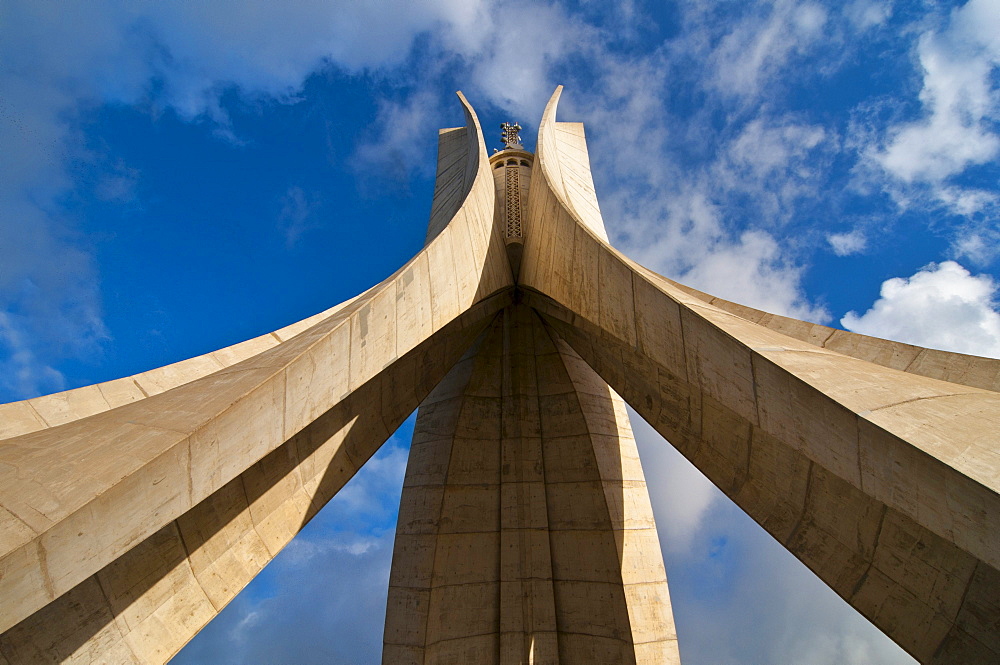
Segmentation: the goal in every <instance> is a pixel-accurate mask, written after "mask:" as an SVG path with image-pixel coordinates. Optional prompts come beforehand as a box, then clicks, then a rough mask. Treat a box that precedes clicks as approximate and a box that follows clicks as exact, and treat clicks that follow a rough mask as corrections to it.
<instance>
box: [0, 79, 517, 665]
mask: <svg viewBox="0 0 1000 665" xmlns="http://www.w3.org/2000/svg"><path fill="white" fill-rule="evenodd" d="M459 97H460V100H461V102H462V104H463V107H464V110H465V113H466V118H467V121H468V122H467V127H466V129H467V132H466V141H465V142H464V152H465V159H464V163H462V164H461V166H462V168H463V169H464V171H465V172H467V173H474V174H475V176H474V177H472V178H464V179H463V189H465V196H464V198H463V201H462V203H461V205H460V206H459V207H458V209H457V210H456V211H455V212H454V213H453V215H452V216H451V218H450V221H449V223H448V224H447V225H446V226H445V227H444V228H443V229H442V230H441V231H440V232H439V233H438V234H437V236H436V237H435V238H434V239H433V240H432V241H431V242H429V243H428V244H427V245H426V246H425V247H424V249H423V250H422V251H421V252H420V253H419V254H417V255H416V256H415V257H414V258H413V259H412V260H410V261H409V262H408V263H407V264H406V265H405V266H403V267H402V268H400V270H398V271H397V272H396V273H395V274H393V275H392V276H391V277H389V278H388V279H386V280H385V281H383V282H382V283H381V284H379V285H377V286H376V287H373V288H372V289H370V290H369V291H368V292H366V293H365V294H363V295H362V296H361V297H359V298H357V299H355V300H353V301H351V302H349V303H345V304H344V305H342V306H338V307H337V308H334V309H333V310H331V311H330V312H328V313H324V315H321V316H320V318H319V320H318V321H309V320H307V322H304V324H303V325H301V326H299V327H300V328H301V329H300V330H295V331H294V332H292V331H287V330H284V329H283V330H282V331H276V334H275V335H274V337H275V338H276V339H275V343H274V344H271V343H270V341H269V340H265V342H266V343H264V344H261V345H260V347H261V348H255V347H254V345H252V344H249V343H246V344H247V345H248V347H247V348H251V350H255V351H256V352H255V353H253V354H252V355H250V356H249V357H246V358H243V359H242V360H239V361H238V362H235V363H233V364H231V365H229V366H222V365H223V363H222V362H221V361H220V362H219V365H220V366H221V367H216V366H213V367H210V368H208V369H209V370H210V371H207V372H206V371H205V368H196V367H193V365H194V364H192V368H189V369H191V372H190V373H188V374H185V375H184V376H183V377H182V378H183V379H185V381H182V382H181V383H179V384H177V385H174V386H172V387H169V388H166V387H165V388H164V390H163V391H162V392H160V393H159V394H150V395H149V396H146V395H143V396H142V398H141V399H140V398H136V399H135V400H134V401H131V402H128V403H126V404H123V405H121V406H117V407H114V408H103V410H99V411H98V412H97V413H92V414H90V415H86V416H83V417H77V418H75V419H72V420H70V421H68V422H66V423H65V424H62V425H57V426H52V427H47V428H45V429H42V430H39V431H35V432H29V433H25V434H21V435H19V436H14V437H11V438H8V439H6V440H3V441H0V533H2V534H3V536H2V538H0V546H2V549H0V598H3V603H2V604H0V629H3V630H7V629H9V628H11V627H12V626H15V624H19V622H23V623H20V625H18V626H16V627H14V628H13V629H12V630H7V632H5V633H4V634H3V635H2V636H0V654H4V656H5V657H6V658H7V659H8V660H11V661H13V662H32V660H33V659H36V658H40V659H43V660H45V661H46V662H48V661H50V660H51V659H52V658H53V657H56V658H57V659H58V660H65V661H73V660H74V659H76V660H77V661H79V662H91V661H92V660H95V659H97V660H101V659H104V660H109V661H117V660H121V662H132V661H134V662H149V663H161V662H164V661H165V660H166V659H167V658H169V656H170V655H172V654H173V653H174V652H175V651H176V650H177V649H178V648H180V646H181V645H183V644H184V642H186V641H187V640H188V639H190V637H191V636H192V635H194V634H195V632H197V630H198V629H199V628H200V627H201V626H202V625H204V623H205V621H207V620H208V619H209V618H210V617H211V616H214V614H215V613H216V612H217V611H218V610H219V609H221V607H222V606H224V605H225V603H227V602H228V601H229V599H231V598H232V596H233V595H235V593H236V592H238V590H239V589H241V588H242V587H243V586H244V585H245V584H246V583H247V582H249V580H250V579H251V578H252V577H253V574H255V573H256V572H257V570H259V569H260V567H262V566H263V565H264V564H265V563H266V562H267V561H269V560H270V559H271V558H272V557H273V556H274V555H275V554H276V553H277V551H278V550H280V548H281V547H282V546H283V545H284V543H285V542H287V540H288V539H290V538H291V537H292V535H294V533H296V532H297V531H298V530H299V529H300V528H301V526H302V524H304V522H305V521H306V520H307V519H308V518H309V517H311V515H312V514H314V512H315V510H317V509H318V507H319V505H322V503H320V502H321V501H322V502H325V501H326V500H328V499H329V498H330V497H331V496H332V495H333V493H335V491H336V489H338V488H339V487H340V485H342V484H343V482H346V480H347V479H348V478H350V476H351V475H353V472H354V470H355V469H356V468H357V467H358V466H360V464H361V463H363V461H364V460H365V459H367V457H368V456H369V455H370V454H372V453H373V452H374V451H375V450H376V449H377V447H378V445H380V444H381V442H382V441H384V440H385V438H386V437H388V435H389V434H390V433H391V432H392V431H393V429H395V427H396V426H398V424H399V422H401V420H402V419H403V418H405V416H406V415H407V414H408V413H409V412H411V411H412V410H413V409H414V408H415V407H416V406H417V404H419V402H420V400H421V399H422V398H423V396H424V395H425V394H426V392H427V391H429V390H430V388H431V387H433V384H434V383H435V382H436V380H437V378H440V376H443V375H444V373H445V372H446V371H447V369H448V368H449V367H450V363H452V362H454V360H455V359H456V358H457V357H458V356H459V355H460V354H461V351H462V350H464V345H467V344H468V342H469V341H471V338H467V334H473V336H474V334H478V330H479V329H481V327H482V326H485V325H486V324H487V323H488V322H489V320H490V319H491V318H492V316H493V315H494V314H495V312H496V311H497V310H498V309H499V308H502V307H503V306H504V302H506V301H505V300H504V299H505V298H506V299H508V300H507V301H509V295H507V294H508V293H509V290H510V288H511V286H512V279H511V275H510V269H509V266H508V264H507V259H506V254H505V250H504V245H503V239H502V237H501V236H500V234H499V233H498V232H497V230H496V229H494V228H493V218H494V214H493V213H494V210H493V206H494V196H493V182H492V175H491V173H490V170H489V161H488V158H487V155H486V149H485V144H484V142H483V138H482V132H481V129H480V127H479V122H478V120H477V119H476V117H475V113H474V112H473V111H472V109H471V107H470V106H469V105H468V103H467V102H466V101H465V99H464V97H462V96H461V95H459ZM455 154H456V153H455V150H448V151H442V159H444V158H454V155H455ZM459 161H461V160H459ZM447 191H448V192H450V193H451V194H452V195H453V194H454V190H453V188H452V189H447ZM477 303H478V304H477ZM283 332H284V336H283V334H282V333H283ZM226 351H229V350H223V352H216V355H215V356H212V354H209V355H210V356H211V357H212V358H213V359H215V360H218V357H220V356H226V355H227V354H226V353H225V352H226ZM229 355H232V354H229ZM81 390H87V389H81ZM147 392H148V391H147ZM362 395H363V396H364V399H362V398H361V397H360V396H362ZM66 401H67V403H69V402H70V401H73V400H66ZM106 406H110V404H108V405H106ZM348 416H350V417H349V418H348ZM345 419H346V420H345ZM321 434H322V436H320V435H321ZM303 437H305V440H303ZM316 437H320V438H319V439H317V438H316ZM292 442H295V443H294V445H293V444H292ZM293 449H294V451H295V454H294V455H293V454H292V451H293ZM303 450H306V453H303ZM317 451H325V452H317ZM289 455H291V457H288V456H289ZM286 458H287V459H294V460H297V464H298V466H296V467H295V471H294V473H292V472H288V473H286V474H285V476H283V477H282V478H284V479H275V480H274V482H275V483H276V485H275V487H279V488H280V489H274V488H268V487H266V482H265V483H264V485H261V484H260V478H259V476H261V474H263V475H264V476H268V474H270V473H271V472H272V469H271V463H268V464H267V465H265V467H262V468H258V465H260V464H261V461H262V460H264V459H268V460H277V461H274V462H273V464H275V465H277V467H276V468H282V465H281V460H285V459H286ZM334 459H339V460H341V462H340V463H339V464H340V465H339V466H337V465H334V466H330V467H329V468H327V467H326V466H324V464H332V463H331V462H330V460H334ZM302 465H307V466H309V467H310V468H309V470H308V471H305V470H303V468H302ZM289 474H291V475H289ZM345 474H346V475H345ZM310 484H312V485H310ZM250 486H254V487H256V489H257V490H260V491H261V492H263V493H262V494H261V496H254V493H253V490H252V489H251V487H250ZM237 490H241V491H242V494H243V496H242V497H241V496H240V494H241V492H240V491H237ZM286 491H287V492H290V494H288V495H287V496H284V495H283V493H284V492H286ZM229 493H232V497H230V498H225V497H229ZM220 497H222V498H220ZM230 499H231V500H230ZM262 502H263V503H262ZM232 511H236V512H235V513H234V512H232ZM223 515H229V518H227V519H225V520H223V521H222V522H219V521H218V520H220V519H222V516H223ZM230 518H231V519H230ZM237 534H242V535H238V536H237ZM234 538H235V540H234ZM180 545H183V547H182V548H181V549H178V547H179V546H180ZM132 552H135V553H134V554H132ZM178 556H179V557H180V558H179V559H176V561H177V563H176V565H174V564H170V563H169V562H171V561H174V560H175V558H176V557H178ZM168 564H169V565H168ZM163 566H167V567H166V568H163ZM185 566H186V567H187V569H188V572H189V576H188V577H187V578H185V579H187V582H184V583H180V582H178V581H177V579H175V576H176V575H183V574H184V573H183V570H184V569H185ZM175 583H176V584H175ZM95 585H96V586H95ZM95 589H99V590H100V591H101V594H99V595H101V596H103V601H101V602H98V604H97V605H94V606H90V605H86V604H83V605H81V604H80V603H78V602H76V601H77V599H78V597H79V596H80V594H83V595H85V596H87V597H88V598H90V597H92V598H95V599H96V600H101V599H100V598H98V595H95ZM67 592H70V594H71V596H70V597H69V600H67V601H63V602H62V603H54V601H57V599H60V598H65V597H66V596H64V594H67ZM74 594H75V595H74ZM88 594H89V595H88ZM50 604H52V605H50ZM47 605H50V607H52V608H53V609H51V610H49V613H48V614H46V613H45V612H46V610H42V608H44V607H46V606H47ZM60 607H62V608H64V610H63V611H61V610H59V608H60ZM81 608H82V609H81ZM88 608H90V609H88ZM39 610H41V612H39ZM53 612H54V613H55V614H52V613H53ZM80 612H84V613H86V616H81V615H79V613H80ZM34 613H38V614H34ZM74 613H76V614H74ZM101 613H103V614H102V616H104V617H105V619H106V618H107V617H108V616H110V617H113V621H110V622H109V621H106V620H104V619H97V620H96V623H94V621H92V619H93V618H94V616H96V615H97V614H101ZM33 614H34V616H29V615H33ZM39 617H43V619H39ZM56 617H59V618H58V619H56ZM36 619H37V620H36ZM33 621H34V622H33ZM94 626H101V629H100V630H96V631H95V630H94V629H93V628H94ZM109 631H111V632H109ZM123 649H124V650H123ZM125 650H127V651H128V652H129V653H131V654H132V656H130V657H129V659H119V658H118V655H121V654H124V653H125ZM102 654H104V655H102ZM114 654H117V655H114ZM122 658H124V656H122Z"/></svg>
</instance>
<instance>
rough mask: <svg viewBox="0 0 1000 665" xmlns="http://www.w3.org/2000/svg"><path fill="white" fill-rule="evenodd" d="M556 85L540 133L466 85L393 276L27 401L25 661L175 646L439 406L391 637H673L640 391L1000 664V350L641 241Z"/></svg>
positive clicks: (857, 603)
mask: <svg viewBox="0 0 1000 665" xmlns="http://www.w3.org/2000/svg"><path fill="white" fill-rule="evenodd" d="M560 90H561V89H557V91H556V94H555V95H553V98H552V99H551V100H550V102H549V104H548V106H547V107H546V109H545V112H544V114H543V118H542V121H541V123H540V125H539V135H538V141H537V146H538V147H537V154H536V155H531V154H530V153H526V152H523V151H503V152H500V153H498V154H497V155H494V156H493V157H488V156H487V154H486V148H485V143H484V141H483V137H482V132H481V129H480V127H479V124H478V121H477V119H476V117H475V114H474V113H473V111H472V109H471V107H470V106H469V105H468V104H467V102H466V101H465V99H464V97H462V98H461V101H462V103H463V106H464V108H465V112H466V120H467V122H466V126H465V127H461V128H454V129H445V130H441V133H440V135H439V155H438V166H437V182H436V185H435V190H434V200H433V202H432V206H431V213H430V220H429V223H428V231H427V241H426V244H425V247H424V248H423V250H422V251H421V252H419V253H418V254H417V255H416V256H415V257H414V258H413V259H412V260H411V261H410V262H408V263H407V264H406V265H405V266H403V267H402V268H400V270H399V271H397V272H396V273H395V274H394V275H392V276H390V277H389V278H388V279H386V280H385V281H383V282H381V283H380V284H377V285H375V286H373V287H372V288H371V289H369V290H368V291H366V292H364V293H362V294H360V295H359V296H357V297H355V298H353V299H351V300H349V301H346V302H344V303H341V304H339V305H337V306H335V307H333V308H331V309H329V310H327V311H325V312H321V313H319V314H316V315H315V316H312V317H309V318H307V319H304V320H302V321H299V322H297V323H294V324H292V325H290V326H286V327H284V328H281V329H279V330H276V331H274V332H273V333H269V334H268V335H263V336H261V337H258V338H255V339H252V340H248V341H246V342H242V343H240V344H236V345H233V346H231V347H227V348H225V349H220V350H218V351H214V352H212V353H208V354H205V355H202V356H198V357H196V358H191V359H188V360H184V361H181V362H179V363H175V364H173V365H169V366H166V367H162V368H158V369H153V370H149V371H147V372H142V373H140V374H138V375H135V376H132V377H125V378H122V379H117V380H115V381H110V382H106V383H102V384H98V385H96V386H88V387H84V388H80V389H78V390H73V391H66V392H63V393H57V394H54V395H47V396H43V397H38V398H35V399H32V400H27V401H23V402H16V403H13V404H5V405H0V632H2V634H0V663H34V662H80V663H89V662H113V663H128V662H137V663H163V662H165V661H166V660H168V659H169V658H170V657H171V655H172V654H174V653H175V652H176V651H177V650H178V649H179V648H180V647H181V646H183V644H184V643H185V642H186V641H187V640H188V639H190V638H191V637H192V636H193V635H194V634H195V633H197V631H198V630H199V629H200V628H201V627H202V626H203V625H204V624H205V623H206V622H207V621H209V620H211V618H212V617H213V616H215V615H216V614H217V613H218V612H219V610H220V609H221V608H222V607H223V606H225V604H226V603H227V602H229V601H230V600H231V599H232V598H233V596H234V595H235V594H236V593H238V591H239V590H240V589H241V588H242V587H243V586H244V585H245V584H246V583H247V582H248V581H249V580H251V579H252V578H253V576H254V575H256V574H257V573H258V572H259V571H260V569H261V568H262V567H263V566H264V565H266V563H267V562H268V561H270V560H271V559H272V558H273V557H274V556H275V555H276V554H277V553H278V552H279V551H280V550H281V548H282V547H284V545H285V544H287V543H288V542H289V541H290V539H291V538H293V537H294V536H295V534H296V533H298V531H299V530H300V529H301V528H302V526H303V525H304V524H305V523H306V522H307V521H308V520H309V519H310V518H311V517H312V516H313V515H315V514H316V512H317V511H318V510H319V509H320V508H322V506H323V505H324V504H325V503H326V502H327V501H329V499H330V498H331V497H333V496H334V495H335V494H336V493H337V491H339V490H340V488H341V487H343V485H344V484H345V483H346V482H347V481H348V480H349V479H350V478H351V477H352V476H353V475H354V473H355V472H356V471H357V469H358V468H360V466H361V465H363V464H364V463H365V461H366V460H367V459H368V458H369V457H370V456H371V455H372V454H373V453H374V452H375V451H376V450H377V449H378V447H379V446H380V445H381V444H382V442H384V441H385V439H386V438H387V437H388V436H389V434H390V433H391V432H392V431H394V430H395V429H396V427H398V425H399V424H400V423H401V422H402V420H403V419H404V418H405V417H406V416H407V415H408V414H409V413H410V412H412V410H413V409H414V408H416V407H417V406H418V405H420V412H419V416H418V421H417V427H416V431H415V433H414V441H413V445H412V447H411V452H410V459H409V462H408V465H407V473H406V479H405V481H404V491H403V498H402V501H401V505H400V515H399V527H398V530H397V537H396V542H395V549H394V556H393V565H392V579H391V581H390V589H389V606H388V610H387V614H386V623H385V649H384V652H383V661H384V662H386V663H465V662H477V663H478V662H487V663H489V662H496V663H514V662H518V663H521V662H527V661H528V660H530V661H531V662H535V663H557V662H563V663H578V662H595V663H611V662H614V663H637V664H638V663H669V662H677V661H678V649H677V636H676V633H675V631H674V627H673V626H674V624H673V619H672V614H671V607H670V601H669V591H668V589H667V584H666V575H665V572H664V569H663V565H662V558H661V557H660V553H659V541H658V538H657V535H656V528H655V523H654V520H653V516H652V511H651V508H650V505H649V499H648V496H647V493H646V489H645V480H644V478H643V473H642V466H641V464H640V462H639V459H638V455H637V453H636V450H635V445H634V441H633V440H632V434H631V429H630V427H629V425H628V419H627V417H626V415H625V411H624V402H623V401H622V398H624V400H626V401H627V402H628V403H629V404H631V405H632V406H633V407H634V408H635V409H636V410H637V411H638V412H639V413H640V414H641V415H642V416H643V417H644V418H645V419H646V420H647V421H648V422H650V423H651V424H652V425H653V426H654V427H655V428H656V429H657V430H658V431H659V432H660V433H661V434H663V435H664V437H666V438H667V439H668V441H669V442H670V443H671V444H672V445H674V446H676V447H677V448H678V449H679V450H680V451H681V452H682V453H683V454H684V455H685V456H686V457H687V458H688V459H690V460H691V461H692V462H693V463H694V464H695V465H696V466H697V467H698V468H699V469H700V470H701V471H702V472H704V473H705V474H706V475H707V476H708V477H709V478H710V479H711V480H712V481H713V482H714V483H715V484H716V485H717V486H718V487H720V488H721V489H722V490H723V491H724V492H725V493H726V494H727V495H728V496H729V497H731V498H732V499H733V500H734V501H735V502H736V503H737V504H738V505H739V506H740V507H741V508H742V509H743V510H745V511H746V512H747V513H748V514H749V515H750V516H752V517H753V518H754V519H755V520H756V521H757V522H758V523H759V524H761V525H762V526H763V528H765V529H766V530H767V531H768V532H769V533H770V534H771V535H772V536H773V537H774V538H776V539H777V540H778V541H779V542H781V543H782V545H783V546H784V547H786V548H787V549H788V550H789V551H791V552H792V553H793V554H795V555H796V556H797V557H798V558H799V559H800V560H802V561H803V563H805V564H806V565H807V566H809V567H810V568H811V569H812V570H813V571H814V572H815V573H816V574H817V575H818V576H819V577H820V578H821V579H823V580H824V581H825V582H826V583H827V584H828V585H829V586H830V587H831V588H833V589H834V590H835V591H836V592H837V593H838V594H840V595H841V596H842V597H843V598H844V599H845V600H846V601H847V602H849V603H850V604H851V605H852V606H853V607H855V608H856V609H857V610H858V611H859V612H861V613H862V614H863V615H864V616H866V617H867V618H868V619H870V620H871V621H872V622H873V623H874V624H875V625H876V626H878V627H879V628H880V629H881V630H883V631H884V632H885V633H886V634H887V635H888V636H889V637H891V638H892V639H893V640H895V641H896V642H897V643H899V644H900V645H901V646H902V647H903V648H905V649H906V650H907V651H909V652H910V653H911V654H913V655H914V656H915V657H916V658H917V659H918V660H920V661H921V662H928V663H932V662H933V663H991V662H998V661H1000V641H998V638H997V636H998V635H1000V452H998V451H1000V445H998V431H1000V427H998V423H1000V394H998V392H997V390H998V389H1000V361H997V360H991V359H986V358H976V357H972V356H964V355H961V354H952V353H946V352H941V351H934V350H930V349H922V348H919V347H915V346H911V345H906V344H900V343H896V342H890V341H886V340H879V339H875V338H871V337H866V336H863V335H856V334H853V333H848V332H845V331H838V330H833V329H830V328H826V327H824V326H819V325H816V324H812V323H808V322H804V321H797V320H794V319H790V318H787V317H780V316H776V315H773V314H769V313H767V312H762V311H760V310H755V309H753V308H749V307H746V306H743V305H739V304H736V303H731V302H727V301H724V300H721V299H719V298H715V297H713V296H711V295H709V294H705V293H701V292H699V291H697V290H694V289H691V288H689V287H686V286H684V285H681V284H677V283H675V282H672V281H670V280H668V279H666V278H664V277H662V276H660V275H657V274H656V273H654V272H652V271H650V270H648V269H646V268H644V267H642V266H640V265H638V264H636V263H635V262H633V261H631V260H629V259H628V258H627V257H625V256H622V255H621V254H620V253H618V252H617V251H616V250H614V249H613V248H612V247H611V246H610V245H609V244H608V242H607V233H606V231H605V228H604V223H603V220H602V218H601V212H600V206H599V204H598V202H597V197H596V194H595V192H594V186H593V178H592V176H591V172H590V156H589V152H588V149H587V143H586V137H585V133H584V130H583V126H582V125H580V124H578V123H563V122H556V120H555V113H556V107H557V103H558V98H559V93H560ZM508 192H514V193H516V199H517V200H518V202H519V205H520V207H516V206H515V204H514V203H513V202H512V200H508ZM517 220H520V224H521V234H520V236H517V234H516V233H513V232H509V231H508V228H510V229H515V228H516V224H515V223H514V222H516V221H517ZM508 222H510V224H508ZM511 266H514V269H513V270H512V267H511ZM619 395H620V396H621V397H619ZM651 480H652V481H653V482H655V481H656V479H651Z"/></svg>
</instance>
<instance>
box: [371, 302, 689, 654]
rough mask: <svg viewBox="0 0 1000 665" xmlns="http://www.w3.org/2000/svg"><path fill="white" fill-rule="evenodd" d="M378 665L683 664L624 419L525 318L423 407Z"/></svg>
mask: <svg viewBox="0 0 1000 665" xmlns="http://www.w3.org/2000/svg"><path fill="white" fill-rule="evenodd" d="M382 662H383V663H386V664H389V663H393V664H397V665H403V664H411V663H425V662H427V663H444V662H447V663H451V662H454V663H487V664H488V663H497V664H504V665H511V664H519V663H527V662H532V663H549V664H551V663H638V664H648V665H654V664H661V663H679V662H680V658H679V655H678V651H677V641H676V633H675V631H674V626H673V618H672V615H671V611H670V597H669V593H668V590H667V584H666V575H665V572H664V569H663V559H662V557H661V555H660V548H659V541H658V539H657V536H656V525H655V523H654V521H653V513H652V509H651V507H650V504H649V497H648V495H647V494H646V483H645V480H644V478H643V474H642V467H641V466H640V464H639V458H638V453H637V451H636V448H635V441H634V440H633V438H632V431H631V428H630V426H629V423H628V416H627V415H626V413H625V404H624V402H622V400H621V398H620V397H618V396H617V395H615V394H614V392H612V391H611V390H610V389H609V388H608V386H607V384H605V383H604V382H603V381H601V380H600V378H598V377H597V375H596V374H594V371H593V370H592V369H590V368H589V367H588V366H587V365H586V364H585V363H584V362H583V361H582V360H581V359H580V357H579V356H577V355H576V353H575V352H573V351H572V349H570V347H569V346H568V345H566V343H565V342H563V341H562V340H559V339H558V338H555V339H553V338H552V337H551V336H550V333H548V332H546V331H545V329H544V328H543V327H542V325H541V322H540V321H539V319H538V317H537V315H536V314H535V313H534V312H532V311H531V310H530V309H528V308H527V307H525V306H523V305H516V306H513V307H509V308H507V309H506V310H504V312H503V313H502V315H501V317H500V318H498V320H497V321H496V322H495V323H494V324H493V326H492V328H491V329H490V330H489V331H488V332H487V333H485V334H484V335H483V337H482V338H481V339H480V341H479V343H478V344H477V345H476V346H474V347H473V349H471V350H470V352H469V353H468V354H467V355H466V356H465V357H464V358H463V359H462V361H461V362H459V363H458V364H457V365H456V366H455V367H454V368H453V369H452V371H451V372H450V373H449V374H448V376H447V377H446V378H445V380H444V381H443V382H442V383H441V384H440V385H439V386H438V387H437V388H436V389H435V390H434V392H433V393H431V395H430V396H429V397H428V398H427V399H426V400H425V401H424V403H423V404H422V405H421V407H420V411H419V414H418V417H417V424H416V428H415V430H414V436H413V444H412V447H411V449H410V459H409V463H408V465H407V469H406V480H405V481H404V484H403V495H402V498H401V500H400V517H399V526H398V528H397V533H396V543H395V551H394V553H393V568H392V576H391V578H390V582H389V603H388V608H387V612H386V630H385V648H384V651H383V653H382Z"/></svg>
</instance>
